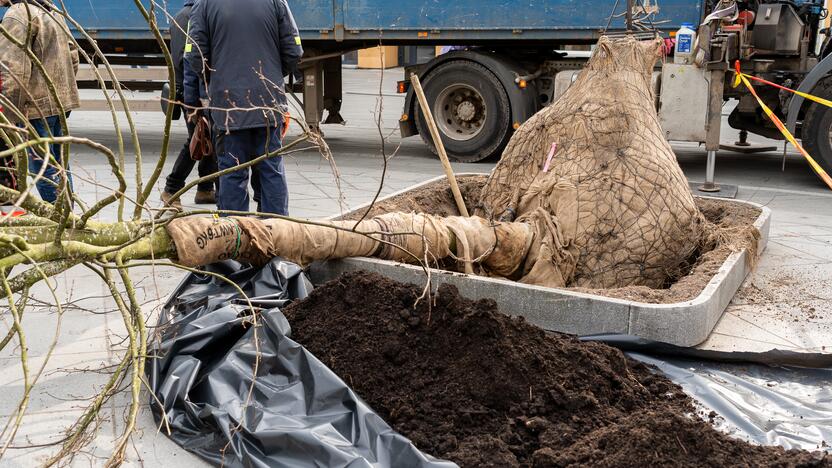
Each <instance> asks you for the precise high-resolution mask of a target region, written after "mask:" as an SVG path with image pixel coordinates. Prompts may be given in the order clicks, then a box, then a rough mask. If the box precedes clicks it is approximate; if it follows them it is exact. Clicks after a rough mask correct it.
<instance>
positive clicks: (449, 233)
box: [167, 213, 539, 277]
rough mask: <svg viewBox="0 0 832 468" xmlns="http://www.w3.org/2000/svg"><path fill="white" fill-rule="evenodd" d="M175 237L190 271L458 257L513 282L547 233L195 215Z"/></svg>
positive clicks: (426, 222)
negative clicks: (231, 262)
mask: <svg viewBox="0 0 832 468" xmlns="http://www.w3.org/2000/svg"><path fill="white" fill-rule="evenodd" d="M354 228H355V229H354ZM167 231H168V234H169V235H170V237H171V239H172V240H173V243H174V245H175V247H176V253H177V257H178V258H177V261H178V263H180V264H182V265H185V266H189V267H197V266H201V265H207V264H210V263H214V262H217V261H222V260H226V259H237V260H240V261H243V262H247V263H253V264H258V265H259V264H264V263H265V262H267V261H268V260H269V259H271V258H274V257H278V256H279V257H283V258H285V259H287V260H290V261H293V262H295V263H298V264H299V265H308V264H309V263H311V262H313V261H318V260H328V259H337V258H347V257H377V258H382V259H385V260H393V261H399V262H408V263H416V262H420V261H424V260H427V261H428V263H433V262H436V261H437V260H441V259H445V258H456V259H457V260H458V261H460V263H461V264H463V265H467V267H464V268H465V269H466V270H469V271H471V272H474V270H475V268H476V270H477V272H481V273H483V274H492V275H498V276H506V277H508V276H511V275H514V274H515V273H516V272H522V271H523V268H524V266H525V265H526V263H527V262H526V254H527V252H528V251H529V249H530V248H531V245H532V242H533V240H534V239H535V238H536V237H537V236H538V232H539V229H537V230H535V228H533V227H532V226H531V225H529V224H525V223H492V222H490V221H488V220H485V219H482V218H463V217H449V218H440V217H437V216H432V215H423V214H405V213H388V214H384V215H381V216H377V217H375V218H373V219H370V220H365V221H362V222H361V223H360V224H359V225H358V226H355V223H354V222H353V221H336V222H332V223H321V224H317V223H316V224H310V223H302V222H298V221H290V220H284V219H268V220H261V219H257V218H236V217H235V218H207V217H197V216H193V217H188V218H181V219H177V220H175V221H173V222H171V223H170V224H169V225H168V228H167ZM353 231H355V232H353Z"/></svg>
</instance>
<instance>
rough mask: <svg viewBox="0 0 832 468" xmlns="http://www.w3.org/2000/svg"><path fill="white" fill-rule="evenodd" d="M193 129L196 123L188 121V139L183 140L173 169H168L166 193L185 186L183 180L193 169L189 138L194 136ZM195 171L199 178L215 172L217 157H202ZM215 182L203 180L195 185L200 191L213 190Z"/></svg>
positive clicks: (193, 162)
mask: <svg viewBox="0 0 832 468" xmlns="http://www.w3.org/2000/svg"><path fill="white" fill-rule="evenodd" d="M195 129H196V125H194V124H193V123H191V122H188V140H187V141H185V146H183V147H182V150H181V151H179V156H177V158H176V161H175V162H174V163H173V169H172V170H171V171H170V174H169V175H168V178H167V181H166V182H165V192H167V193H171V194H173V193H176V192H178V191H180V190H182V189H183V188H185V181H186V180H187V179H188V176H189V175H191V171H193V170H194V164H196V163H197V161H194V160H193V159H191V138H193V136H194V130H195ZM197 171H198V172H199V177H200V178H202V177H206V176H209V175H211V174H213V173H215V172H217V158H215V157H211V158H202V159H201V160H200V161H199V166H198V168H197ZM215 184H216V182H215V181H209V182H203V183H201V184H199V185H197V190H199V191H200V192H210V191H212V190H214V185H215Z"/></svg>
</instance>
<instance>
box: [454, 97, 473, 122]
mask: <svg viewBox="0 0 832 468" xmlns="http://www.w3.org/2000/svg"><path fill="white" fill-rule="evenodd" d="M456 113H457V114H458V115H459V118H460V119H461V120H462V121H464V122H470V121H472V120H474V117H476V114H477V108H476V107H475V106H474V104H473V103H471V101H463V102H462V103H461V104H460V105H459V106H457V108H456Z"/></svg>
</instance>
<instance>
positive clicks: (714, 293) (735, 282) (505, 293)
mask: <svg viewBox="0 0 832 468" xmlns="http://www.w3.org/2000/svg"><path fill="white" fill-rule="evenodd" d="M460 175H476V174H460ZM441 179H442V177H438V178H435V179H431V180H429V181H426V182H424V183H422V184H419V185H416V186H413V187H410V188H408V189H406V190H403V191H401V192H398V193H395V194H393V195H390V196H389V197H385V199H386V198H391V197H395V196H397V195H400V194H402V193H406V192H408V191H411V190H414V189H418V188H421V187H424V186H426V185H429V184H432V183H434V182H436V181H438V180H441ZM736 203H746V204H748V205H751V206H754V207H757V208H759V209H760V210H762V213H761V214H760V216H759V218H758V219H757V221H756V222H755V223H754V225H755V226H756V227H757V229H759V230H760V233H761V239H760V243H759V252H760V253H761V252H763V250H765V247H766V244H767V242H768V236H769V230H770V227H771V210H769V209H768V208H766V207H763V206H761V205H757V204H755V203H750V202H736ZM360 209H361V208H357V209H356V211H357V210H360ZM746 255H749V252H748V251H746V250H743V251H741V252H737V253H734V254H732V255H730V256H729V257H728V258H727V259H726V260H725V263H723V265H722V267H721V268H720V269H719V271H718V272H717V274H716V275H715V276H714V277H713V279H711V281H710V283H709V284H708V285H707V286H706V287H705V289H704V290H703V291H702V293H701V294H700V295H699V296H698V297H697V298H695V299H693V300H691V301H688V302H680V303H676V304H647V303H641V302H635V301H626V300H621V299H612V298H607V297H603V296H596V295H592V294H583V293H577V292H572V291H569V290H566V289H553V288H543V287H539V286H529V285H524V284H518V283H515V282H512V281H508V280H501V279H494V278H484V277H480V276H469V275H465V274H462V273H453V272H447V271H442V270H436V269H432V270H431V275H432V281H433V286H434V287H438V286H439V285H440V284H443V283H450V284H453V285H455V286H456V287H457V288H459V290H460V292H462V294H463V295H464V296H466V297H469V298H472V299H481V298H489V299H493V300H495V301H496V302H497V304H498V305H499V307H500V309H501V310H502V311H504V312H506V313H510V314H513V315H519V316H523V317H525V318H526V320H528V321H529V322H530V323H533V324H535V325H537V326H539V327H542V328H544V329H546V330H551V331H558V332H564V333H571V334H575V335H594V334H606V333H609V334H626V335H634V336H639V337H642V338H646V339H649V340H655V341H661V342H665V343H670V344H674V345H678V346H696V345H698V344H700V343H702V342H703V341H705V340H706V339H707V338H708V335H710V333H711V331H713V329H714V327H715V326H716V324H717V322H718V321H719V319H720V318H721V317H722V314H723V313H724V312H725V309H726V307H728V304H729V303H730V302H731V299H732V298H733V297H734V295H735V294H736V292H737V290H738V289H739V288H740V286H741V285H742V283H743V281H744V280H745V278H746V276H747V275H748V274H749V273H750V268H749V267H748V266H747V265H748V262H747V261H746ZM354 270H365V271H372V272H376V273H379V274H382V275H384V276H387V277H389V278H392V279H394V280H397V281H401V282H405V283H416V284H424V282H425V274H424V271H423V270H422V269H421V268H420V267H417V266H413V265H406V264H401V263H395V262H390V261H385V260H377V259H371V258H351V259H345V260H335V261H329V262H324V263H317V264H314V265H312V266H311V267H310V269H309V274H310V276H311V278H312V281H313V282H314V283H320V282H325V281H329V280H331V279H334V278H336V277H337V276H338V275H340V274H342V273H345V272H348V271H354Z"/></svg>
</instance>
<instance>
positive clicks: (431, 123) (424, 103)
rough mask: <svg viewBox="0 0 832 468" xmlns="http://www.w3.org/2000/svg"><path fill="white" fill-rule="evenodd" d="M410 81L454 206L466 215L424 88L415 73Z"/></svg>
mask: <svg viewBox="0 0 832 468" xmlns="http://www.w3.org/2000/svg"><path fill="white" fill-rule="evenodd" d="M410 82H411V83H413V90H414V91H415V92H416V97H418V98H419V107H421V108H422V115H424V116H425V120H426V121H427V123H428V128H429V129H430V135H431V137H433V144H434V145H436V151H437V152H438V153H439V159H440V160H441V161H442V167H444V168H445V175H446V176H447V177H448V183H449V184H450V185H451V192H453V194H454V200H455V201H456V206H457V208H459V213H460V214H461V215H462V216H465V217H468V216H470V215H469V214H468V208H466V207H465V201H464V200H463V199H462V193H461V192H460V191H459V185H457V183H456V176H454V170H453V168H452V167H451V162H450V161H449V160H448V153H446V152H445V145H443V144H442V135H440V134H439V128H438V127H437V126H436V121H435V120H433V113H432V112H431V110H430V106H429V105H428V98H427V97H426V96H425V90H424V89H422V83H421V82H420V81H419V76H418V75H416V74H415V73H414V74H412V75H410Z"/></svg>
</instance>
